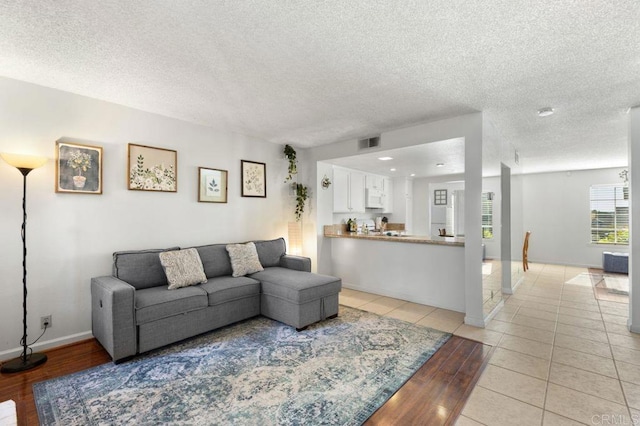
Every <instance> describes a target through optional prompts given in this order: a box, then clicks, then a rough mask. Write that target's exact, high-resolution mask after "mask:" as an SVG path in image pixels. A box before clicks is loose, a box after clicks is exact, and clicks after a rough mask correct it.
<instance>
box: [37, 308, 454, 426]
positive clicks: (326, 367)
mask: <svg viewBox="0 0 640 426" xmlns="http://www.w3.org/2000/svg"><path fill="white" fill-rule="evenodd" d="M449 337H450V334H447V333H443V332H440V331H437V330H433V329H429V328H426V327H420V326H417V325H413V324H409V323H406V322H403V321H399V320H395V319H392V318H386V317H381V316H378V315H375V314H372V313H368V312H364V311H360V310H357V309H352V308H346V307H344V306H340V315H339V316H338V318H335V319H332V320H327V321H323V322H321V323H318V324H315V325H313V326H311V327H309V328H308V329H307V330H305V331H302V332H296V331H295V329H293V328H291V327H288V326H286V325H284V324H282V323H279V322H276V321H272V320H270V319H267V318H264V317H256V318H254V319H251V320H247V321H244V322H241V323H238V324H235V325H232V326H229V327H226V328H223V329H220V330H217V331H213V332H211V333H207V334H205V335H201V336H199V337H196V338H194V339H191V340H188V341H184V342H181V343H179V344H176V345H173V346H170V347H168V348H166V349H161V350H157V351H155V352H151V353H149V354H148V355H145V356H141V357H138V358H135V359H133V360H131V361H129V362H125V363H122V364H119V365H114V364H112V363H108V364H104V365H101V366H98V367H95V368H92V369H90V370H86V371H82V372H79V373H75V374H72V375H69V376H64V377H60V378H57V379H53V380H48V381H45V382H40V383H36V384H34V385H33V394H34V398H35V402H36V407H37V410H38V416H39V418H40V422H41V424H44V425H111V424H117V425H125V424H128V425H131V424H135V425H152V424H175V425H180V424H183V425H212V424H221V425H225V424H233V425H239V424H242V425H296V424H298V425H302V424H304V425H310V424H323V425H334V424H335V425H358V424H361V423H363V422H364V421H365V420H366V419H367V418H369V416H371V414H373V413H374V412H375V411H376V410H377V409H378V408H379V407H380V406H382V405H383V404H384V403H385V401H387V399H389V398H390V397H391V396H392V395H393V394H394V393H395V392H396V390H397V389H399V388H400V387H401V386H402V385H403V384H404V383H405V382H406V381H407V380H408V379H409V378H410V377H411V376H412V375H413V373H414V372H415V371H416V370H417V369H418V368H420V366H422V365H423V364H424V363H425V362H426V361H427V360H428V359H429V358H430V357H431V356H432V355H433V353H434V352H435V351H436V350H438V348H439V347H441V346H442V345H443V344H444V343H445V342H446V341H447V339H449Z"/></svg>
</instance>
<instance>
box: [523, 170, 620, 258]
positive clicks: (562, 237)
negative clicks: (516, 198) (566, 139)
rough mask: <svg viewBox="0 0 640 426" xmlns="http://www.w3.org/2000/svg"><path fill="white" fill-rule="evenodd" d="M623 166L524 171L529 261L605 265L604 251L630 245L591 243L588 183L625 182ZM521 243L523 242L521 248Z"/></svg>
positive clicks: (524, 220) (525, 222)
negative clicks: (562, 170)
mask: <svg viewBox="0 0 640 426" xmlns="http://www.w3.org/2000/svg"><path fill="white" fill-rule="evenodd" d="M622 170H623V169H621V168H613V169H599V170H581V171H572V172H560V173H540V174H530V175H522V191H523V197H522V206H523V226H524V231H531V237H529V253H528V257H529V262H543V263H559V264H566V265H576V266H591V267H598V268H601V267H602V252H603V251H620V252H625V253H626V252H628V246H609V245H601V244H590V235H591V233H590V227H591V216H590V206H589V187H590V186H591V185H598V184H611V183H622V180H621V179H620V177H619V176H618V174H619V173H620V172H621V171H622ZM521 247H522V246H520V250H521V249H522V248H521Z"/></svg>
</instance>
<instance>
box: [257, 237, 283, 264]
mask: <svg viewBox="0 0 640 426" xmlns="http://www.w3.org/2000/svg"><path fill="white" fill-rule="evenodd" d="M255 245H256V251H257V252H258V258H260V263H261V264H262V267H263V268H270V267H272V266H279V265H280V258H281V257H282V256H284V254H285V253H286V251H287V247H286V245H285V242H284V238H278V239H276V240H269V241H256V242H255Z"/></svg>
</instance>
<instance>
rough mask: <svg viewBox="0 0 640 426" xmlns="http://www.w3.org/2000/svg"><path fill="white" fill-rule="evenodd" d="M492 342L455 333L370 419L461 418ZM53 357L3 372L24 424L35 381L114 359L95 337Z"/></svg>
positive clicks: (2, 381) (1, 388)
mask: <svg viewBox="0 0 640 426" xmlns="http://www.w3.org/2000/svg"><path fill="white" fill-rule="evenodd" d="M490 352H491V347H490V346H486V345H483V344H482V343H477V342H473V341H471V340H467V339H462V338H459V337H455V336H454V337H452V338H451V339H449V341H447V343H445V344H444V345H443V346H442V348H440V350H438V351H437V352H436V353H435V354H434V355H433V356H432V357H431V359H429V361H427V362H426V363H425V364H424V365H423V366H422V367H421V368H420V369H419V370H418V371H417V372H416V374H414V375H413V377H411V379H409V381H407V383H405V384H404V386H403V387H402V388H400V390H398V392H396V394H395V395H394V396H393V397H391V399H389V401H387V402H386V404H385V405H383V406H382V407H381V408H380V409H379V410H378V411H376V412H375V413H374V414H373V416H371V418H370V419H369V420H367V422H366V424H367V425H400V424H402V425H448V424H453V423H455V419H456V418H457V417H458V415H459V413H460V411H461V410H462V407H463V406H464V403H465V401H466V399H467V397H468V396H469V393H470V392H471V389H472V388H473V385H474V384H475V382H476V381H477V380H478V377H479V376H480V373H481V372H482V370H483V369H484V367H485V365H486V363H487V361H488V357H489V355H490ZM46 354H47V356H48V358H49V359H48V361H47V362H46V363H45V364H44V365H42V366H40V367H36V368H34V369H33V370H29V371H25V372H22V373H14V374H0V401H5V400H7V399H13V400H14V401H15V402H16V408H17V412H18V424H19V425H37V424H38V414H37V413H36V406H35V403H34V401H33V391H32V385H33V384H34V383H36V382H40V381H43V380H48V379H52V378H55V377H60V376H64V375H66V374H71V373H75V372H77V371H81V370H85V369H87V368H91V367H95V366H97V365H100V364H104V363H105V362H110V358H109V355H108V354H107V352H106V351H105V350H104V349H103V348H102V346H100V344H99V343H98V342H97V341H96V340H95V339H91V340H86V341H83V342H79V343H75V344H72V345H68V346H63V347H60V348H56V349H52V350H49V351H47V352H46Z"/></svg>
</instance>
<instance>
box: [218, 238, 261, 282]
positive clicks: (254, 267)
mask: <svg viewBox="0 0 640 426" xmlns="http://www.w3.org/2000/svg"><path fill="white" fill-rule="evenodd" d="M227 251H228V252H229V259H231V268H232V269H233V274H232V275H233V276H234V277H242V276H244V275H247V274H253V273H254V272H260V271H264V268H263V267H262V264H261V263H260V258H259V257H258V252H257V250H256V245H255V244H254V243H246V244H228V245H227Z"/></svg>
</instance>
